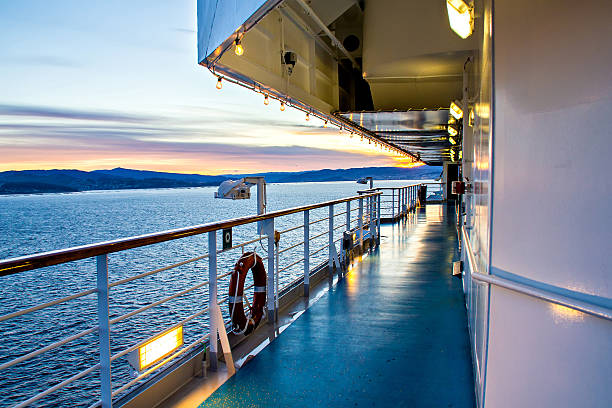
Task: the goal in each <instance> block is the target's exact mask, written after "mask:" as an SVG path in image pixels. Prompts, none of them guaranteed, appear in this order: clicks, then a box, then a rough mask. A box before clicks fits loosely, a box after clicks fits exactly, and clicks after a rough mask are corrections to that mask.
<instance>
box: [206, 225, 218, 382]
mask: <svg viewBox="0 0 612 408" xmlns="http://www.w3.org/2000/svg"><path fill="white" fill-rule="evenodd" d="M216 306H217V231H209V232H208V326H209V327H210V329H209V331H210V337H209V339H208V340H209V350H208V357H209V358H208V359H209V360H210V363H209V367H210V369H211V370H212V371H216V370H217V345H218V343H219V342H218V340H217V333H218V331H219V327H218V324H219V322H217V318H216V316H215V313H214V312H215V307H216Z"/></svg>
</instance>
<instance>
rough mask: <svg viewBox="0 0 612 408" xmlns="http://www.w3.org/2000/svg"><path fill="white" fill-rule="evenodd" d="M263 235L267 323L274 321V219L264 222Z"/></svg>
mask: <svg viewBox="0 0 612 408" xmlns="http://www.w3.org/2000/svg"><path fill="white" fill-rule="evenodd" d="M264 233H265V234H266V235H267V236H268V284H267V286H268V294H267V296H268V299H267V302H268V322H270V323H272V322H275V321H276V307H275V299H274V288H275V284H274V258H275V256H274V218H270V219H268V220H264Z"/></svg>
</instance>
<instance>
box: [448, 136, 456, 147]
mask: <svg viewBox="0 0 612 408" xmlns="http://www.w3.org/2000/svg"><path fill="white" fill-rule="evenodd" d="M448 141H449V142H450V143H451V144H452V145H456V144H457V141H456V140H455V139H453V138H452V137H449V138H448Z"/></svg>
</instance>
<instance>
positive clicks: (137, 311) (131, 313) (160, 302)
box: [109, 281, 208, 324]
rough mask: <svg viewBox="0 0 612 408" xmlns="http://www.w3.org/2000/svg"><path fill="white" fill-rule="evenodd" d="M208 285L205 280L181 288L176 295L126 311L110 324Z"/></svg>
mask: <svg viewBox="0 0 612 408" xmlns="http://www.w3.org/2000/svg"><path fill="white" fill-rule="evenodd" d="M206 285H208V281H205V282H202V283H198V284H197V285H194V286H192V287H190V288H187V289H184V290H181V291H180V292H177V293H175V294H174V295H171V296H168V297H165V298H163V299H160V300H158V301H156V302H153V303H151V304H148V305H146V306H143V307H141V308H138V309H136V310H133V311H131V312H129V313H126V314H124V315H121V316H118V317H115V318H114V319H111V320H110V322H109V323H110V324H115V323H118V322H120V321H122V320H125V319H127V318H130V317H132V316H134V315H137V314H138V313H142V312H144V311H145V310H149V309H151V308H152V307H155V306H159V305H161V304H162V303H166V302H168V301H170V300H172V299H175V298H177V297H179V296H182V295H185V294H187V293H189V292H191V291H193V290H196V289H199V288H201V287H203V286H206Z"/></svg>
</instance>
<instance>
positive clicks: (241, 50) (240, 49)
mask: <svg viewBox="0 0 612 408" xmlns="http://www.w3.org/2000/svg"><path fill="white" fill-rule="evenodd" d="M234 52H235V53H236V55H238V56H241V55H242V54H244V48H243V47H242V43H241V42H240V38H236V48H235V49H234Z"/></svg>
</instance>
